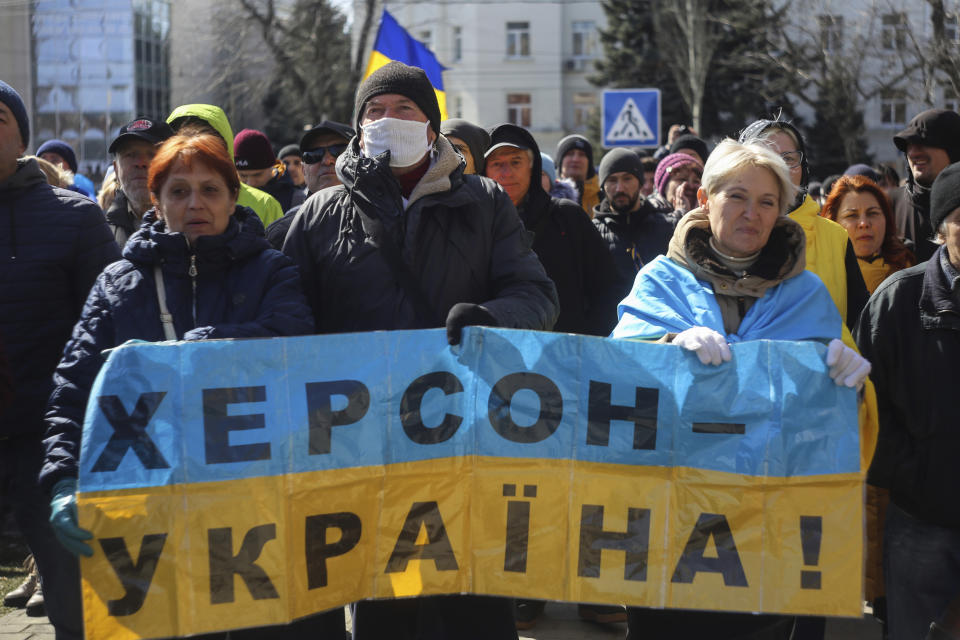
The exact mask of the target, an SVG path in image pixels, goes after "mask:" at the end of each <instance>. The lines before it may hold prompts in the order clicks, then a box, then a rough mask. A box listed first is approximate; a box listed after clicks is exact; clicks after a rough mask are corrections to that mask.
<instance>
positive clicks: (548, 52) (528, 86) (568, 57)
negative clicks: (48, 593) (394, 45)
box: [353, 0, 606, 154]
mask: <svg viewBox="0 0 960 640" xmlns="http://www.w3.org/2000/svg"><path fill="white" fill-rule="evenodd" d="M353 6H354V25H355V26H356V25H358V24H362V22H363V18H364V14H363V4H362V3H361V2H356V1H355V2H354V5H353ZM384 6H385V7H386V9H387V10H388V11H390V13H391V14H392V15H393V16H394V17H395V18H396V19H397V21H398V22H399V23H400V24H401V25H403V27H404V28H405V29H406V30H407V31H408V32H409V33H410V34H411V35H412V36H413V37H414V38H416V39H418V40H420V41H421V42H424V43H425V44H426V45H427V46H428V47H429V48H430V49H431V50H432V51H433V52H434V53H436V54H437V57H438V58H439V60H440V62H441V63H442V64H443V65H444V66H445V67H447V71H445V72H444V74H443V77H444V89H445V91H446V94H447V112H448V115H449V116H450V117H451V118H454V117H460V118H465V119H467V120H469V121H471V122H475V123H477V124H479V125H481V126H484V127H489V126H494V125H497V124H501V123H504V122H512V123H514V124H518V125H521V126H523V127H525V128H527V129H529V130H530V131H531V132H532V133H533V135H534V137H535V138H536V140H537V143H538V144H539V145H540V146H541V148H542V149H543V150H544V151H546V152H548V153H551V154H552V153H553V150H554V148H555V147H556V143H557V142H558V141H559V140H560V138H562V137H563V136H564V135H566V134H568V133H573V132H577V133H583V134H586V133H587V123H588V120H589V119H590V117H591V115H592V114H593V112H594V111H595V110H596V109H598V108H599V105H600V91H599V89H598V88H597V87H595V86H593V85H592V84H590V82H589V80H588V77H589V76H590V74H591V73H592V72H593V61H594V60H595V59H597V58H599V57H600V56H601V55H602V49H601V46H600V38H599V30H600V29H602V28H604V27H605V25H606V22H605V17H604V12H603V8H602V7H601V5H600V2H599V1H597V2H584V1H582V0H553V1H550V2H541V1H536V0H534V1H530V2H523V3H520V2H487V1H482V0H472V1H471V0H439V1H437V2H430V1H425V2H408V1H399V2H398V1H391V0H387V1H386V2H385V3H383V4H381V5H378V6H377V8H376V12H377V13H376V15H377V17H379V14H380V10H381V9H382V8H383V7H384ZM355 32H356V29H355ZM375 36H376V21H374V31H373V33H371V34H370V41H369V43H368V47H371V46H372V45H373V40H374V38H375Z"/></svg>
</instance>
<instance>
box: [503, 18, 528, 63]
mask: <svg viewBox="0 0 960 640" xmlns="http://www.w3.org/2000/svg"><path fill="white" fill-rule="evenodd" d="M507 57H508V58H529V57H530V23H529V22H508V23H507Z"/></svg>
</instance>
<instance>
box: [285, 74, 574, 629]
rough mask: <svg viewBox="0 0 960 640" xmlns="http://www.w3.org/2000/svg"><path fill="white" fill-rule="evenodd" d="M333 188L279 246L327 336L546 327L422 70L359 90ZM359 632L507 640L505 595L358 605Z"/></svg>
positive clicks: (548, 302)
mask: <svg viewBox="0 0 960 640" xmlns="http://www.w3.org/2000/svg"><path fill="white" fill-rule="evenodd" d="M355 122H356V124H357V125H358V126H359V135H358V136H357V137H355V138H353V140H351V141H350V145H349V146H348V147H347V149H346V150H345V151H344V152H343V153H342V154H341V155H340V157H339V158H338V159H337V175H338V176H339V178H340V180H341V181H342V182H343V185H342V186H337V187H334V188H332V189H324V190H323V191H321V192H320V193H318V194H315V195H313V196H311V197H310V198H309V199H308V200H307V202H306V203H305V204H304V205H303V207H301V209H300V211H299V212H298V213H297V215H296V217H295V218H294V220H293V224H292V225H291V227H290V231H289V233H288V234H287V237H286V240H285V242H284V244H283V251H284V253H286V254H288V255H289V256H290V257H291V258H293V260H294V261H295V262H296V263H297V265H298V266H299V268H300V275H301V281H302V284H303V287H304V290H305V293H306V295H307V299H308V301H309V302H310V305H311V307H312V308H313V313H314V317H315V320H316V325H317V328H318V330H319V331H320V332H322V333H341V332H348V331H376V330H393V329H425V328H432V327H442V326H445V327H446V330H447V332H446V333H447V340H448V341H449V342H450V343H451V344H459V342H460V338H461V330H462V329H463V327H465V326H467V325H487V326H501V327H513V328H521V329H550V328H551V327H552V326H553V324H554V321H555V320H556V316H557V294H556V288H555V287H554V285H553V282H551V281H550V279H549V278H547V276H546V274H545V273H544V271H543V267H542V266H541V264H540V261H539V260H537V256H536V255H535V254H534V253H533V252H532V251H531V250H530V249H529V247H528V246H527V244H526V243H525V240H524V232H523V226H522V225H521V223H520V219H519V218H518V217H517V214H516V210H515V209H514V208H513V205H512V204H511V202H510V200H509V198H508V197H507V195H506V194H505V193H504V192H503V191H502V190H501V189H499V188H498V187H497V186H496V184H495V183H493V182H492V181H489V180H486V179H484V178H479V177H477V176H470V175H466V176H465V175H464V174H463V170H462V167H461V165H462V160H461V158H460V156H459V154H457V152H456V151H455V150H454V148H453V146H452V145H451V144H450V143H449V142H448V141H447V139H446V138H445V137H443V136H442V135H440V133H439V132H440V107H439V105H438V104H437V98H436V93H435V92H434V90H433V87H432V86H431V85H430V81H429V80H428V79H427V76H426V74H425V73H424V72H423V70H421V69H417V68H415V67H409V66H407V65H405V64H403V63H399V62H391V63H389V64H387V65H385V66H383V67H380V68H379V69H377V70H376V71H375V72H374V73H372V74H371V75H370V76H369V77H368V78H367V79H366V80H365V81H364V82H363V84H361V85H360V87H359V89H358V91H357V96H356V101H355ZM353 623H354V627H353V637H354V640H373V639H376V640H379V639H380V638H393V639H397V640H406V639H408V638H409V639H410V640H413V639H414V638H423V637H431V638H432V637H438V638H439V637H443V638H461V639H466V640H471V639H477V640H480V639H484V640H516V638H517V635H516V630H515V629H514V624H513V615H512V611H511V603H510V600H508V599H503V598H492V597H482V596H432V597H423V598H413V599H403V600H383V601H365V602H360V603H358V604H357V605H356V609H355V614H354V621H353Z"/></svg>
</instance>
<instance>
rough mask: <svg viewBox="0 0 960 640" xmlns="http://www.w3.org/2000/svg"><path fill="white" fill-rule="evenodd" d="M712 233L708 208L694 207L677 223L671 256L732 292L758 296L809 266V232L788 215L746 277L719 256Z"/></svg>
mask: <svg viewBox="0 0 960 640" xmlns="http://www.w3.org/2000/svg"><path fill="white" fill-rule="evenodd" d="M710 236H711V231H710V220H709V218H708V216H707V212H706V211H704V210H703V209H702V208H699V209H694V210H693V211H691V212H690V213H688V214H687V215H685V216H684V217H683V218H681V220H680V222H679V224H677V228H676V230H675V231H674V233H673V237H672V238H671V239H670V246H669V248H668V250H667V257H668V258H670V259H671V260H673V261H674V262H676V263H678V264H681V265H684V266H686V267H687V268H688V269H690V271H692V272H693V274H694V275H695V276H696V277H697V278H699V279H701V280H706V281H708V282H710V283H712V284H714V286H715V288H716V285H717V284H718V283H726V284H727V286H728V287H729V290H730V291H731V292H733V293H735V294H743V295H748V296H752V297H755V298H759V297H761V296H763V294H764V292H765V291H766V290H767V289H769V288H770V287H774V286H776V285H778V284H780V283H781V282H783V281H784V280H786V279H788V278H792V277H793V276H796V275H798V274H800V273H802V272H803V270H804V269H805V268H806V256H805V248H806V235H805V234H804V232H803V228H802V227H801V226H800V225H799V224H797V223H796V222H794V221H793V220H791V219H790V218H788V217H786V216H781V217H779V218H777V221H776V222H775V223H774V225H773V230H772V231H771V232H770V237H769V238H768V239H767V244H766V245H764V247H763V249H761V250H760V256H759V257H758V258H757V261H756V262H754V263H753V264H752V265H751V266H750V267H749V268H748V269H747V270H746V273H745V274H744V275H743V276H742V277H737V276H736V274H734V273H733V272H731V271H730V270H729V269H727V267H726V266H724V265H723V263H722V262H720V260H719V259H718V258H717V257H716V255H715V254H714V252H713V251H712V250H711V249H710Z"/></svg>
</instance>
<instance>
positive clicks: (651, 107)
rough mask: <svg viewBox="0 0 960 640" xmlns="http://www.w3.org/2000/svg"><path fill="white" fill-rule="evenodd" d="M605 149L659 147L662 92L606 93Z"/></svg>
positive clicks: (646, 90)
mask: <svg viewBox="0 0 960 640" xmlns="http://www.w3.org/2000/svg"><path fill="white" fill-rule="evenodd" d="M602 127H603V146H605V147H620V146H629V147H659V146H660V90H659V89H609V90H607V91H604V92H603V123H602Z"/></svg>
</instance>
